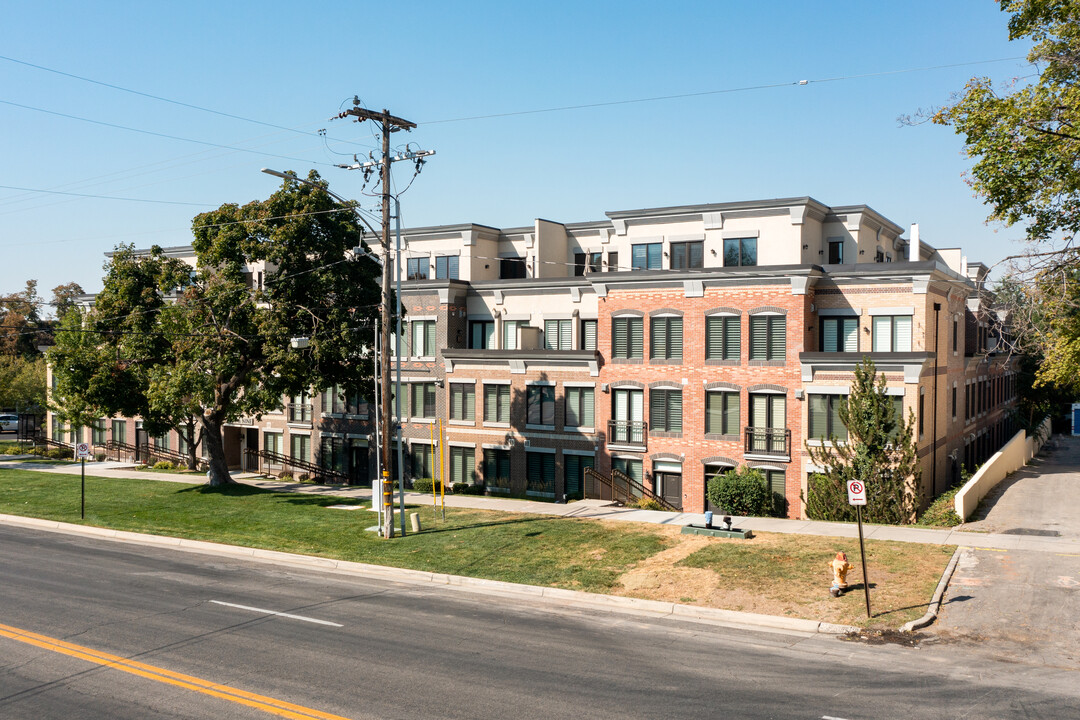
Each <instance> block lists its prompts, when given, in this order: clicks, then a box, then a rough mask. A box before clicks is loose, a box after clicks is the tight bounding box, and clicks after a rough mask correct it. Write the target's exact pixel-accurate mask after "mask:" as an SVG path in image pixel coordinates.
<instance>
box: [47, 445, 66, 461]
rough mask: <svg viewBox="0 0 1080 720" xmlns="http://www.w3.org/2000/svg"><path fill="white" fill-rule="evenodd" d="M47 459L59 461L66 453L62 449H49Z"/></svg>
mask: <svg viewBox="0 0 1080 720" xmlns="http://www.w3.org/2000/svg"><path fill="white" fill-rule="evenodd" d="M45 457H47V458H51V459H53V460H59V459H60V458H62V457H64V451H63V450H61V449H60V448H49V449H48V450H46V451H45Z"/></svg>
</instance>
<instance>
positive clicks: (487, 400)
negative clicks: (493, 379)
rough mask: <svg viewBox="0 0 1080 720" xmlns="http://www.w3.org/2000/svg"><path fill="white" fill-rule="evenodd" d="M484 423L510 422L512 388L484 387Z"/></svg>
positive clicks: (506, 386)
mask: <svg viewBox="0 0 1080 720" xmlns="http://www.w3.org/2000/svg"><path fill="white" fill-rule="evenodd" d="M484 421H485V422H498V423H506V422H510V386H509V385H485V386H484Z"/></svg>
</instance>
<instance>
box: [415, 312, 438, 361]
mask: <svg viewBox="0 0 1080 720" xmlns="http://www.w3.org/2000/svg"><path fill="white" fill-rule="evenodd" d="M412 353H413V355H414V356H416V357H432V356H434V355H435V321H434V320H413V321H412Z"/></svg>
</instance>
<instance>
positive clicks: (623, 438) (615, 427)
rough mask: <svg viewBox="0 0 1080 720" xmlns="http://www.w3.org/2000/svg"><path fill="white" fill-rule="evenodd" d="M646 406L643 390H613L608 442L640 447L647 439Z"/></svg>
mask: <svg viewBox="0 0 1080 720" xmlns="http://www.w3.org/2000/svg"><path fill="white" fill-rule="evenodd" d="M644 406H645V403H644V393H643V392H642V391H641V390H637V389H633V390H629V389H620V390H613V391H612V392H611V428H610V431H609V434H610V437H609V438H608V442H612V443H624V444H626V443H631V444H634V445H640V444H641V443H642V442H643V441H644V439H645V438H644V434H643V431H644V427H643V417H644V409H645V408H644Z"/></svg>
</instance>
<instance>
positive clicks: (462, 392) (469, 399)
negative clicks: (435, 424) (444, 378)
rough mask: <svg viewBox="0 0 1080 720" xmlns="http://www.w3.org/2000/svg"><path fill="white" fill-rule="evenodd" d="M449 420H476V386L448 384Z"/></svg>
mask: <svg viewBox="0 0 1080 720" xmlns="http://www.w3.org/2000/svg"><path fill="white" fill-rule="evenodd" d="M450 419H451V420H475V419H476V386H474V385H470V384H468V383H450Z"/></svg>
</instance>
